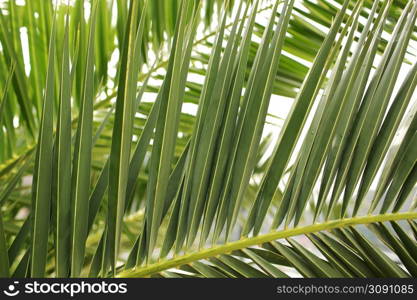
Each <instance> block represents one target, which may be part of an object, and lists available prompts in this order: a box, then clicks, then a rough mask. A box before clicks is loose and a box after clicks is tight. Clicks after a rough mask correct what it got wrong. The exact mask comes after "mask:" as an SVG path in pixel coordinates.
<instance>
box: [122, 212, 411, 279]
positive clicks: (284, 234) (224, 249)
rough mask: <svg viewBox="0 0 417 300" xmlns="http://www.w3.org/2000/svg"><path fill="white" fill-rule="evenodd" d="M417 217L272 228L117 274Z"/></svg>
mask: <svg viewBox="0 0 417 300" xmlns="http://www.w3.org/2000/svg"><path fill="white" fill-rule="evenodd" d="M411 219H417V212H402V213H389V214H379V215H367V216H361V217H353V218H345V219H339V220H332V221H327V222H324V223H318V224H312V225H307V226H302V227H297V228H291V229H284V230H279V231H271V232H269V233H266V234H263V235H259V236H256V237H251V238H243V239H240V240H238V241H234V242H230V243H227V244H224V245H220V246H215V247H211V248H208V249H204V250H202V251H199V252H194V253H189V254H185V255H181V256H177V257H175V258H173V259H169V260H163V261H159V262H156V263H153V264H150V265H148V266H144V267H139V268H133V269H130V270H126V271H123V272H121V273H119V274H118V275H117V277H121V278H129V277H147V276H149V275H152V274H155V273H158V272H160V271H164V270H167V269H171V268H175V267H178V266H180V265H184V264H187V263H191V262H194V261H198V260H201V259H206V258H210V257H213V256H217V255H220V254H225V253H230V252H232V251H235V250H240V249H243V248H247V247H252V246H256V245H260V244H263V243H267V242H271V241H274V240H278V239H283V238H289V237H293V236H297V235H305V234H309V233H314V232H319V231H324V230H331V229H336V228H345V227H348V226H354V225H366V224H370V223H377V222H387V221H400V220H411Z"/></svg>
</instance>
